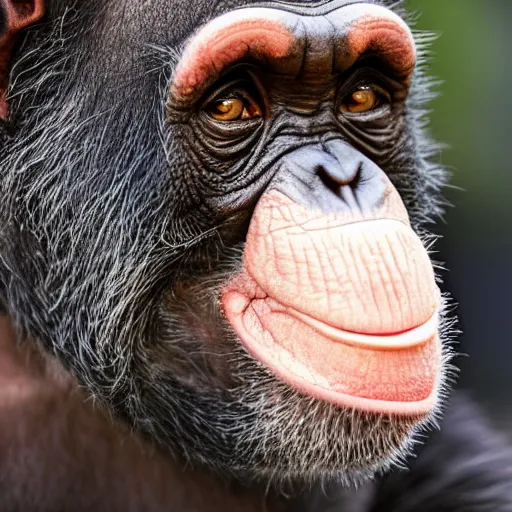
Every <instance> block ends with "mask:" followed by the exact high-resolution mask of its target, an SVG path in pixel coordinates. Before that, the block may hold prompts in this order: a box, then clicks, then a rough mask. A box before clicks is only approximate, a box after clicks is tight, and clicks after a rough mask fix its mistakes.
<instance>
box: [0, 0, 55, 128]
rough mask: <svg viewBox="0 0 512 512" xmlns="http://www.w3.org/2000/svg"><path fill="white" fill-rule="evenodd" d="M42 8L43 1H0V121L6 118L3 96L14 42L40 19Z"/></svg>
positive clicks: (5, 104) (42, 12)
mask: <svg viewBox="0 0 512 512" xmlns="http://www.w3.org/2000/svg"><path fill="white" fill-rule="evenodd" d="M44 7H45V0H0V119H6V118H7V103H6V101H5V95H6V93H7V87H8V85H9V84H8V74H9V64H10V60H11V52H12V48H13V44H14V41H15V39H16V36H17V35H18V34H19V33H20V32H21V31H22V30H23V29H25V28H27V27H29V26H30V25H32V24H34V23H36V22H37V21H39V20H40V19H41V18H42V16H43V14H44Z"/></svg>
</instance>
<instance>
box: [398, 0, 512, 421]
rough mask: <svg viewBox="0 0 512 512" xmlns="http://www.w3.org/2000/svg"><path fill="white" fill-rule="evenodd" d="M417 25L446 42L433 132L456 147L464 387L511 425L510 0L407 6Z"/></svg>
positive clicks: (454, 223)
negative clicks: (417, 14)
mask: <svg viewBox="0 0 512 512" xmlns="http://www.w3.org/2000/svg"><path fill="white" fill-rule="evenodd" d="M406 5H407V6H408V7H409V8H410V9H412V10H413V11H417V12H418V13H421V14H419V18H418V23H417V28H419V29H428V30H433V31H435V32H437V33H439V34H440V38H439V39H438V40H437V42H436V43H435V44H434V46H433V47H432V57H433V60H432V64H431V72H432V74H433V75H435V76H437V77H439V78H440V79H441V80H443V84H442V85H441V87H440V91H441V96H440V97H439V98H438V99H437V100H436V101H434V102H433V103H432V107H433V110H434V112H433V115H432V132H433V134H434V135H435V136H436V137H437V138H438V139H440V140H442V141H443V142H446V143H447V144H448V146H449V147H448V149H447V150H446V151H444V153H443V155H442V161H443V162H444V163H445V164H446V165H447V166H448V167H449V168H450V169H451V170H452V172H453V179H452V184H453V185H455V186H456V187H459V188H461V189H463V191H460V190H456V189H451V190H448V191H447V196H448V198H449V199H450V201H451V203H452V204H453V205H455V206H456V208H454V209H451V208H450V209H449V210H448V211H447V213H446V216H445V221H446V224H444V225H441V226H440V228H439V231H440V232H441V234H442V235H443V236H444V239H443V240H442V241H441V243H440V244H439V246H438V248H439V250H440V252H441V255H440V259H442V260H444V261H446V263H447V267H448V268H449V269H450V271H449V272H448V273H446V274H445V280H446V282H447V286H448V287H449V289H450V290H451V291H452V292H453V294H454V296H455V298H456V300H457V301H458V303H459V304H460V306H459V309H458V312H459V315H460V318H461V323H462V329H463V331H464V334H463V336H462V337H461V345H460V346H459V350H460V351H461V352H463V353H465V354H467V355H468V357H461V358H458V359H457V365H458V366H459V367H460V368H461V370H462V372H461V375H460V386H461V387H464V388H466V389H471V390H472V392H473V394H474V395H475V396H476V397H477V398H478V399H479V401H480V402H481V403H483V404H484V405H485V406H486V407H487V408H488V409H489V410H490V411H491V412H493V413H494V414H495V416H496V418H497V419H498V420H500V421H503V422H504V423H505V422H506V423H507V424H509V425H512V376H511V372H512V297H511V295H512V237H511V231H512V126H511V122H512V93H511V92H512V50H511V48H512V28H511V24H510V22H511V20H512V0H407V1H406Z"/></svg>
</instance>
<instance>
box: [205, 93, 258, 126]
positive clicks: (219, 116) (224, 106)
mask: <svg viewBox="0 0 512 512" xmlns="http://www.w3.org/2000/svg"><path fill="white" fill-rule="evenodd" d="M207 112H208V114H209V115H210V116H211V117H213V118H214V119H215V120H217V121H243V120H247V119H256V118H259V117H261V116H262V113H261V109H260V107H259V106H258V105H257V104H256V103H255V102H254V101H249V100H243V99H239V98H229V99H225V100H218V101H215V102H213V103H212V104H211V105H209V106H208V108H207Z"/></svg>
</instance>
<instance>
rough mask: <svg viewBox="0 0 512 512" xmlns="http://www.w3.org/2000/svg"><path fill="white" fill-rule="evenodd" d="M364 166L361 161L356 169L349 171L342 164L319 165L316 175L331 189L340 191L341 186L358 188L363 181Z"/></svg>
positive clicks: (336, 191)
mask: <svg viewBox="0 0 512 512" xmlns="http://www.w3.org/2000/svg"><path fill="white" fill-rule="evenodd" d="M362 168H363V163H362V162H359V164H358V165H357V168H356V169H355V171H352V172H347V170H344V169H343V168H342V167H341V166H340V165H336V166H324V165H319V166H318V167H317V169H316V175H317V176H318V177H319V178H320V180H321V181H322V183H323V184H324V185H325V186H326V187H327V188H328V189H329V190H331V191H332V192H335V193H338V192H339V190H340V188H341V187H345V186H349V187H350V188H352V189H355V188H357V186H358V185H359V182H360V181H361V171H362Z"/></svg>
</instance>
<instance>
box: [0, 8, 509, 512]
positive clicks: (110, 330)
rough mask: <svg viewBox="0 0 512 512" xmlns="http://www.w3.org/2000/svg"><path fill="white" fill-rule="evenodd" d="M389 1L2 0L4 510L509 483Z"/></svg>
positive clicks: (406, 506)
mask: <svg viewBox="0 0 512 512" xmlns="http://www.w3.org/2000/svg"><path fill="white" fill-rule="evenodd" d="M396 4H397V2H384V1H376V0H375V1H372V0H364V1H357V0H300V1H299V0H293V1H287V0H272V1H256V0H215V1H213V0H194V1H190V0H144V1H141V0H119V1H116V2H114V1H108V0H26V1H20V0H0V12H1V18H0V20H1V22H0V28H1V31H0V118H1V121H0V122H1V132H0V133H1V139H0V140H1V157H0V184H1V189H0V194H1V201H0V304H1V307H2V311H3V316H2V320H1V323H0V325H1V328H0V331H1V334H0V382H1V384H2V387H1V392H0V408H1V413H0V509H1V510H2V511H7V512H11V511H24V512H33V511H34V512H35V511H41V512H59V511H76V512H82V511H93V510H94V511H98V510H105V511H114V512H118V511H119V512H121V511H123V512H124V511H130V510H132V511H178V512H182V511H189V512H199V511H204V512H211V511H227V512H229V511H241V510H244V511H258V510H261V511H263V510H265V511H273V512H277V511H285V510H287V511H319V512H325V511H334V510H336V511H354V512H363V511H364V512H370V511H378V512H386V511H394V512H406V511H415V512H422V511H423V512H427V511H431V512H433V511H436V512H442V511H453V512H455V511H458V512H462V511H467V512H478V511H482V512H483V511H493V512H501V511H510V510H512V453H511V451H510V449H509V448H507V446H506V443H505V442H504V441H503V440H501V439H500V438H499V436H498V435H497V434H496V433H494V432H493V431H492V429H491V428H490V427H489V426H488V425H487V423H486V421H485V419H484V418H483V416H482V415H481V413H479V412H478V410H477V409H476V407H475V406H474V405H473V404H472V403H471V402H470V400H469V399H466V398H463V397H453V398H452V399H451V400H448V391H447V390H448V385H449V383H450V381H451V380H452V377H453V373H454V372H453V366H452V362H451V361H452V358H453V353H454V350H453V348H451V340H452V339H453V334H454V327H453V324H454V320H453V319H452V318H451V316H450V314H448V312H447V305H448V304H449V299H448V296H447V295H444V294H443V293H441V292H440V288H439V285H440V281H439V279H438V278H437V277H436V275H435V272H434V265H433V264H432V263H431V260H430V257H429V253H428V251H429V249H430V247H431V245H432V240H433V236H432V235H431V234H429V232H428V225H429V223H431V221H432V220H433V219H435V218H436V216H437V215H438V214H439V213H440V212H441V210H442V199H441V189H442V187H443V185H444V184H445V180H446V173H445V171H444V169H442V168H441V167H439V166H438V165H437V164H436V163H435V162H434V161H435V157H436V155H437V153H438V151H439V147H438V146H437V145H436V144H435V143H433V142H432V141H431V140H430V139H429V137H428V134H427V133H426V120H425V112H426V107H425V104H426V102H427V101H428V100H429V99H430V97H431V93H430V85H431V84H430V81H429V79H428V78H427V77H426V76H425V73H424V70H423V66H422V64H423V62H424V58H425V43H427V42H428V36H425V35H422V34H418V35H416V36H413V34H412V32H411V29H410V28H409V25H408V23H407V22H406V20H407V14H406V13H405V12H403V10H402V8H401V7H400V6H399V5H396ZM444 404H447V412H446V415H445V416H446V417H445V419H444V420H442V421H440V417H441V412H442V411H441V409H444V407H443V405H444ZM438 423H441V429H440V431H437V432H434V433H431V434H429V436H428V437H427V436H425V433H426V432H428V431H431V430H432V428H429V427H435V426H437V425H438ZM418 441H421V443H418Z"/></svg>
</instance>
